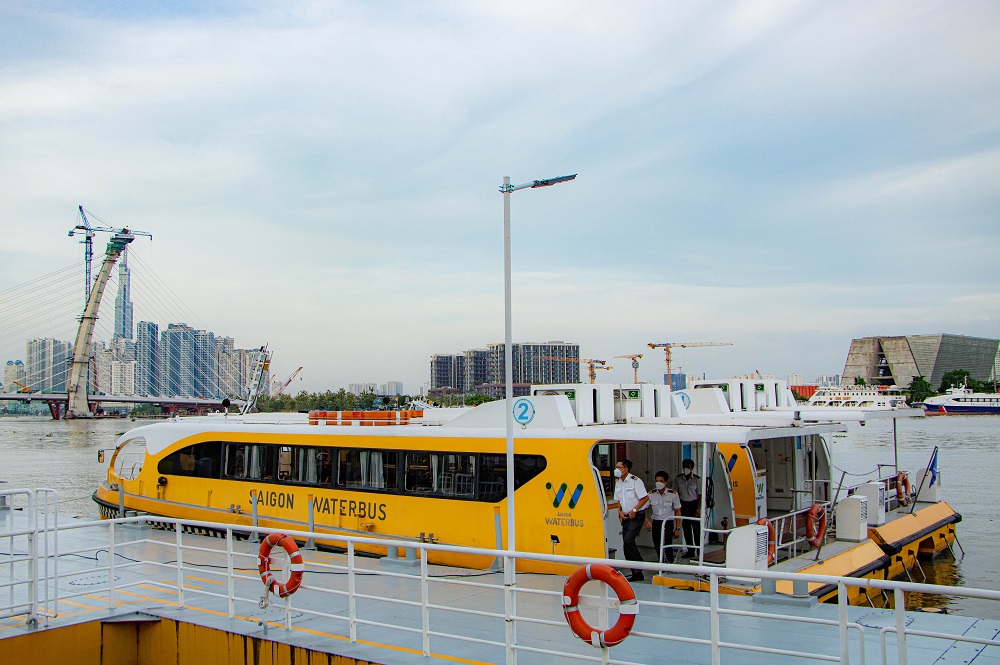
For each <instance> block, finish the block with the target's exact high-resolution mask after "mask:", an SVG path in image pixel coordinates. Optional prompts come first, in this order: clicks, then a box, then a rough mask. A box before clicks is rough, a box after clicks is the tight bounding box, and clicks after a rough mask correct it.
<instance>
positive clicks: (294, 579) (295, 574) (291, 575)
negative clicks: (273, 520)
mask: <svg viewBox="0 0 1000 665" xmlns="http://www.w3.org/2000/svg"><path fill="white" fill-rule="evenodd" d="M275 545H280V546H281V547H282V549H284V550H285V552H287V553H288V559H289V566H288V570H289V572H288V581H286V582H279V581H278V580H276V579H274V575H272V574H271V550H272V549H273V548H274V546H275ZM305 569H306V565H305V563H304V562H303V561H302V553H301V552H299V547H298V545H296V544H295V541H294V540H292V538H291V536H286V535H285V534H283V533H272V534H268V536H267V538H265V539H264V542H262V543H261V544H260V552H259V553H258V554H257V570H258V571H259V572H260V579H261V581H262V582H264V586H265V587H267V589H268V591H270V592H271V593H273V594H274V595H276V596H278V597H279V598H287V597H288V596H291V595H292V594H293V593H295V591H296V590H297V589H298V588H299V585H300V584H302V573H303V572H304V571H305Z"/></svg>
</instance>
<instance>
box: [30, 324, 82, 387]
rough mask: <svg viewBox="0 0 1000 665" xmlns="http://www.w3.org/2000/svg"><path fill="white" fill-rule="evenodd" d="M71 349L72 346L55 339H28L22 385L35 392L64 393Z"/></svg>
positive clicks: (71, 353) (71, 354)
mask: <svg viewBox="0 0 1000 665" xmlns="http://www.w3.org/2000/svg"><path fill="white" fill-rule="evenodd" d="M72 349H73V345H72V344H70V343H69V342H62V341H59V340H57V339H51V338H48V337H46V338H36V339H29V340H28V342H27V361H26V362H25V380H24V384H25V385H26V386H28V387H29V388H31V390H32V391H36V392H46V393H64V392H66V378H67V376H68V375H69V362H70V360H72V357H73V351H72Z"/></svg>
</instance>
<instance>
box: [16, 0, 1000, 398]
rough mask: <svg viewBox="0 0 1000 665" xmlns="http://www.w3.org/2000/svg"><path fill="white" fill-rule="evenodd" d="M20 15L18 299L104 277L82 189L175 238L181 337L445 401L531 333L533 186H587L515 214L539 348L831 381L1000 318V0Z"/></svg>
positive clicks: (546, 197)
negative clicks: (84, 251)
mask: <svg viewBox="0 0 1000 665" xmlns="http://www.w3.org/2000/svg"><path fill="white" fill-rule="evenodd" d="M0 17H2V19H3V21H4V25H6V26H8V28H9V29H8V31H7V34H6V38H5V40H4V41H3V43H2V44H0V51H2V53H3V56H4V63H5V69H4V76H3V78H2V80H0V99H2V100H3V103H2V104H0V128H2V129H3V130H4V131H0V173H3V175H4V177H2V178H0V209H2V211H3V214H4V219H7V220H11V221H10V223H8V224H7V225H6V226H5V235H4V242H3V243H2V246H0V292H2V291H3V290H4V289H6V288H8V287H10V286H12V285H16V284H21V283H23V282H24V281H26V280H30V279H34V278H36V277H37V276H39V275H41V274H47V273H49V272H51V271H53V270H58V269H60V268H61V267H63V266H67V265H71V264H72V265H78V263H79V260H80V253H81V252H80V245H79V244H78V238H68V237H67V230H68V229H70V228H72V227H73V226H74V225H75V224H76V223H77V219H76V216H77V206H79V205H81V204H83V205H84V206H85V207H86V209H87V210H88V211H91V210H92V211H94V213H95V215H96V216H99V218H100V221H101V223H103V224H105V225H107V226H111V227H123V226H129V227H131V228H134V229H141V230H143V231H147V232H149V233H152V234H153V235H154V237H155V238H156V240H155V242H148V241H147V240H146V239H142V241H141V242H135V243H133V244H132V245H131V246H130V248H129V266H130V270H132V271H133V281H132V286H133V291H132V294H131V295H132V298H133V299H134V300H135V301H136V302H137V303H138V301H139V300H140V297H139V293H138V288H137V284H138V281H139V280H137V279H136V275H137V273H138V272H139V270H140V265H141V264H140V260H141V261H143V262H145V263H146V264H147V265H149V266H155V270H156V273H157V274H158V275H159V276H160V277H161V278H162V280H163V282H164V283H165V284H168V285H169V287H170V290H171V291H172V292H173V293H175V294H177V295H178V299H180V300H183V303H184V305H185V309H184V310H182V312H183V314H182V315H181V316H178V317H177V318H170V319H169V320H170V321H187V322H188V323H190V324H191V325H192V326H193V327H195V328H196V329H212V330H228V331H237V332H238V334H239V335H240V338H245V339H254V340H261V342H266V343H268V344H269V345H270V347H271V348H273V349H275V357H274V361H273V372H274V374H276V375H278V376H288V375H289V374H290V373H291V372H292V371H293V370H295V368H297V367H299V366H304V367H305V369H304V370H303V372H302V374H301V378H302V381H301V382H299V381H298V379H297V380H296V383H297V384H299V385H300V386H301V387H302V388H303V389H307V390H312V391H316V390H325V389H327V388H329V387H331V386H346V385H348V384H350V383H357V382H364V381H368V380H370V379H371V378H372V377H389V376H391V377H394V378H395V379H399V380H401V381H403V382H404V383H405V384H406V385H407V386H411V387H412V386H419V385H422V384H423V383H424V382H425V381H426V378H427V359H428V358H429V357H430V356H431V355H432V354H434V353H436V352H438V351H439V350H442V349H464V348H468V344H469V342H470V340H473V341H474V340H499V339H503V338H504V297H503V294H504V288H503V224H502V219H503V214H502V196H501V195H500V193H499V191H498V188H499V186H500V184H501V183H502V181H503V178H504V176H510V178H511V181H512V182H513V183H523V182H530V181H531V180H533V179H540V178H550V177H555V176H561V175H566V174H570V173H578V174H579V175H578V177H577V178H576V180H574V181H573V182H570V183H566V184H564V185H560V186H559V187H552V188H545V189H528V190H524V191H519V192H516V193H515V194H513V195H512V197H511V228H512V232H511V245H512V250H511V265H512V296H513V297H512V322H513V327H512V334H513V336H514V338H516V339H524V340H530V339H552V338H554V337H558V336H559V335H563V334H572V335H573V339H574V340H575V341H577V342H578V343H579V344H580V347H581V353H582V354H585V355H587V356H589V357H597V358H610V357H613V356H616V355H621V354H637V353H645V351H646V349H647V344H648V343H650V342H681V341H710V340H711V341H720V342H731V343H732V344H733V346H732V347H724V348H717V349H716V348H711V349H698V350H690V351H688V350H683V351H678V352H677V353H676V355H675V358H674V360H673V367H672V370H673V371H674V372H680V371H683V372H684V373H686V374H689V375H695V376H701V375H702V374H707V375H708V376H710V377H718V376H728V375H741V374H747V373H751V372H755V371H758V370H759V371H760V372H763V373H769V374H773V375H775V376H784V375H787V374H788V373H792V372H796V373H800V374H803V375H805V376H814V375H819V374H832V373H837V372H840V371H841V370H842V368H843V361H844V358H845V356H846V354H847V353H848V351H849V348H850V342H851V340H852V339H856V338H861V337H866V336H872V335H876V334H885V335H902V334H917V335H933V334H942V333H945V334H963V335H969V336H978V337H986V338H995V337H997V336H998V332H1000V276H998V275H997V274H996V271H995V270H992V265H993V263H994V260H995V259H994V252H995V248H996V247H997V246H1000V225H998V224H997V223H996V210H998V209H1000V178H997V177H996V172H997V166H996V165H997V164H998V163H1000V132H997V123H998V120H997V118H1000V35H998V34H997V33H998V31H1000V27H998V26H1000V4H997V3H990V2H982V1H968V0H957V1H955V2H947V3H945V2H938V1H932V2H930V3H928V4H921V5H918V6H915V7H914V6H908V5H900V4H899V3H897V2H889V1H887V0H872V1H870V2H856V1H853V0H852V1H848V2H844V3H818V2H799V1H793V0H777V1H776V2H769V3H710V2H700V1H697V0H696V1H693V2H688V3H654V2H638V3H629V4H620V3H604V4H602V3H591V4H585V5H581V4H579V3H571V2H562V1H559V0H557V1H556V2H552V3H543V4H539V3H525V2H520V3H518V2H515V3H514V4H502V5H498V4H479V3H471V4H470V3H454V2H429V3H419V4H410V3H398V2H391V1H390V2H388V3H384V4H383V3H379V4H365V5H341V4H335V3H331V4H324V3H299V2H288V3H280V4H274V5H272V4H266V3H265V4H261V3H239V2H228V1H225V0H223V1H221V2H213V3H208V4H202V3H190V2H180V3H113V4H108V3H98V2H93V1H92V0H85V1H83V2H78V3H42V4H40V5H39V4H35V3H5V4H4V5H3V7H2V8H0ZM81 34H99V35H101V39H99V40H96V41H95V40H81V39H80V35H81ZM68 156H73V157H72V158H70V157H68ZM133 260H134V261H135V263H134V264H133ZM109 295H110V294H109ZM77 301H78V298H77ZM109 304H110V300H109ZM188 311H190V312H192V313H193V315H192V316H188V314H187V312H188ZM107 318H108V319H110V318H111V317H110V313H109V314H108V315H107ZM135 318H136V320H138V319H140V318H143V316H142V315H141V313H140V311H139V310H138V305H137V310H136V317H135ZM145 318H146V319H147V320H156V321H166V320H168V319H160V318H156V317H154V318H150V317H148V316H147V317H145ZM32 334H33V335H34V334H35V333H32ZM37 335H38V336H43V335H44V336H50V333H49V332H48V331H38V332H37ZM64 338H65V337H63V339H64ZM664 370H665V367H664V363H663V359H662V357H657V355H656V354H650V355H649V356H647V357H644V358H643V359H641V360H640V366H639V379H640V380H643V381H656V382H659V381H660V380H661V377H662V375H663V373H664ZM604 376H605V379H606V380H609V381H615V382H620V383H625V382H630V381H631V367H629V366H628V363H618V364H615V366H614V369H613V370H612V371H610V372H605V373H604Z"/></svg>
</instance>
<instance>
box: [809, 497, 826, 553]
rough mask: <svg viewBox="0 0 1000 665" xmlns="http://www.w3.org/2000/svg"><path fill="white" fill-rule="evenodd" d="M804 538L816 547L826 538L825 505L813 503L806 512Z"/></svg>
mask: <svg viewBox="0 0 1000 665" xmlns="http://www.w3.org/2000/svg"><path fill="white" fill-rule="evenodd" d="M806 538H808V539H809V544H810V545H812V546H813V547H815V548H816V549H819V547H820V545H822V544H823V539H825V538H826V506H824V505H823V504H822V503H814V504H813V505H812V506H810V507H809V512H807V513H806Z"/></svg>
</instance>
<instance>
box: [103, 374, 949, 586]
mask: <svg viewBox="0 0 1000 665" xmlns="http://www.w3.org/2000/svg"><path fill="white" fill-rule="evenodd" d="M779 383H780V382H779ZM741 390H742V388H741ZM754 390H755V389H754ZM767 390H768V391H769V393H770V395H771V396H772V397H773V400H772V401H773V404H771V405H770V406H769V403H768V399H770V398H767V399H765V401H764V403H763V404H759V403H755V404H756V405H757V406H760V408H757V409H755V412H754V413H748V412H745V411H733V410H732V409H731V408H730V407H729V405H728V403H727V401H726V400H727V391H725V390H722V389H721V388H720V387H718V386H708V387H703V388H697V389H693V390H688V391H683V394H682V393H676V392H671V391H670V390H669V389H668V388H667V387H666V386H654V385H651V384H637V385H608V384H575V385H565V386H537V387H533V388H532V391H531V393H532V394H531V395H530V396H528V397H523V398H518V402H517V403H519V404H520V406H521V408H520V409H519V410H518V411H517V413H518V414H519V425H518V429H517V435H516V438H515V445H514V451H515V468H514V486H515V488H516V489H515V500H516V510H517V513H516V514H517V519H516V523H515V538H516V543H517V548H518V550H519V551H527V552H539V553H556V554H565V555H576V556H582V557H590V558H595V559H603V558H605V557H610V558H616V557H617V558H620V557H621V556H622V548H621V544H620V543H621V535H620V526H619V525H618V522H617V513H616V511H609V510H608V508H607V504H608V501H609V498H610V495H611V493H612V491H613V487H612V483H611V471H612V469H614V467H615V464H616V463H617V461H618V460H621V459H624V458H628V459H630V460H632V461H633V464H634V466H633V469H632V472H633V473H634V474H636V475H638V476H639V477H640V478H646V479H649V480H650V481H651V479H652V477H653V475H654V473H655V472H657V471H660V470H666V471H668V473H669V474H670V477H673V476H674V475H676V474H677V473H678V472H679V471H680V468H681V462H682V460H684V459H691V460H693V461H694V463H695V474H696V475H698V476H699V477H700V478H701V484H702V492H701V496H702V510H701V512H700V517H698V518H696V521H697V528H698V530H699V532H700V536H701V537H700V540H699V542H700V543H702V544H703V545H702V546H700V547H696V548H695V549H696V550H697V552H698V555H697V557H695V559H694V560H692V561H691V563H701V564H706V565H710V564H717V565H722V564H726V565H728V566H729V567H739V568H750V569H753V568H756V569H761V568H766V567H767V565H768V564H769V561H768V539H769V538H770V539H771V541H772V542H771V549H772V550H773V557H772V559H773V560H772V561H771V562H770V563H772V564H775V563H776V564H777V565H779V566H781V565H785V566H789V565H792V564H789V562H794V561H796V560H798V559H801V558H802V557H803V555H804V554H805V552H811V553H813V554H814V553H815V552H814V551H813V550H812V547H811V546H809V545H808V539H807V537H806V534H805V521H806V512H807V511H808V510H809V509H810V508H811V507H812V506H814V505H820V506H823V507H824V510H826V511H827V513H828V514H829V513H830V512H832V511H831V509H832V507H833V502H834V501H835V500H836V499H837V498H838V497H837V496H836V488H835V487H834V486H833V483H832V481H831V476H830V470H831V464H830V454H829V450H828V448H827V445H826V442H825V440H824V437H823V435H824V434H829V433H833V432H838V431H843V430H844V429H845V427H844V425H843V424H841V423H838V422H831V421H821V420H811V419H807V418H804V417H803V414H802V413H801V412H797V411H791V410H788V409H787V408H786V407H788V404H787V403H784V402H783V401H782V400H784V397H785V396H784V395H783V394H782V393H781V390H782V386H780V385H777V384H775V385H769V386H768V388H767ZM729 394H732V392H730V393H729ZM522 400H524V401H522ZM517 403H516V404H517ZM505 405H506V403H505V402H504V401H499V402H491V403H487V404H483V405H481V406H479V407H475V408H466V409H430V410H426V411H423V412H417V413H413V412H376V413H371V412H313V413H311V414H310V415H309V418H308V419H306V418H305V417H304V416H302V415H299V414H257V415H254V416H235V417H234V416H231V415H222V414H218V415H214V416H209V417H204V418H190V419H187V418H178V419H174V420H170V421H165V422H158V423H155V424H150V425H145V426H143V427H139V428H137V429H135V430H132V431H130V432H128V433H126V434H125V435H124V436H122V437H121V438H120V440H119V442H118V444H117V446H116V447H115V450H114V454H113V455H112V457H111V459H110V462H109V465H108V471H107V479H106V481H105V482H102V483H101V485H100V487H99V488H98V489H97V491H96V492H95V493H94V500H95V501H96V502H97V503H98V504H99V505H100V506H101V509H102V513H103V514H104V516H105V517H112V516H117V515H118V514H119V513H120V512H121V511H125V512H127V513H128V514H136V513H138V514H146V515H148V516H150V518H149V519H150V521H152V522H155V516H169V517H178V518H184V519H192V520H203V521H213V522H226V523H232V524H238V525H246V526H251V525H257V526H260V527H264V528H270V529H275V530H280V529H298V530H305V529H306V528H308V527H310V525H311V526H312V528H313V530H315V531H316V532H319V533H323V534H329V536H328V537H324V538H322V539H321V540H319V542H318V544H319V545H320V546H329V547H338V546H339V545H340V543H338V540H337V535H338V534H342V535H345V534H352V535H357V534H364V533H370V534H373V535H377V536H379V537H382V538H386V537H388V538H392V539H398V540H399V543H400V544H399V548H400V549H404V548H406V546H407V543H413V542H414V541H425V542H440V543H447V544H453V545H467V546H472V547H484V548H497V549H502V548H504V546H505V534H506V533H507V525H506V516H507V497H506V477H507V475H506V474H507V472H508V470H507V468H506V467H507V465H506V456H505V451H506V439H505V429H504V420H505ZM515 408H517V407H515ZM525 413H530V414H531V416H530V417H528V418H527V419H525V418H523V417H522V416H523V415H524V414H525ZM841 415H843V412H842V414H841ZM883 416H884V414H883ZM647 484H651V482H649V483H647ZM877 484H879V486H881V487H883V492H882V496H883V498H885V497H886V496H889V495H888V494H887V492H888V490H889V489H890V487H889V484H887V483H885V482H882V481H878V483H877ZM864 489H865V488H860V489H857V490H855V491H852V494H855V493H857V492H858V491H861V490H864ZM869 489H870V488H869ZM845 496H846V492H845V494H844V495H841V496H840V497H839V498H844V497H845ZM856 498H857V497H856ZM886 505H887V504H886V503H885V501H883V504H882V505H881V510H882V511H883V513H884V511H885V508H886ZM932 507H933V510H934V512H933V515H927V516H925V515H924V512H925V510H927V509H929V508H932ZM875 512H878V510H876V511H875ZM915 515H916V517H914V518H913V519H910V520H903V519H902V518H900V519H898V520H890V521H889V522H888V523H887V524H886V525H885V526H874V527H873V531H872V532H871V536H870V539H869V534H868V532H867V522H865V524H863V525H860V528H861V529H863V530H864V531H865V533H864V534H862V535H863V537H859V538H858V539H857V542H848V541H844V543H841V545H839V546H838V545H836V543H838V542H840V541H839V540H838V539H834V538H833V535H834V534H833V530H832V529H830V532H829V533H826V530H825V529H824V533H823V534H822V536H821V540H823V541H830V543H829V544H828V545H826V546H825V548H824V550H825V553H827V555H828V556H827V557H826V559H820V561H824V562H826V564H825V565H829V566H831V568H826V569H824V570H825V571H826V572H828V573H830V574H844V575H854V576H878V577H883V576H886V577H892V576H896V575H897V574H901V573H900V572H899V571H897V570H896V569H895V568H893V567H892V566H893V564H894V563H895V560H894V559H893V558H892V557H894V556H898V554H899V553H900V552H903V551H904V550H905V551H906V553H907V554H906V556H909V552H910V550H913V551H914V556H916V554H918V553H935V552H939V551H941V549H942V548H947V547H950V545H951V542H952V541H953V540H954V527H953V524H954V522H957V521H958V519H960V518H959V517H958V515H957V513H955V512H954V511H953V510H951V508H950V507H948V506H947V504H945V503H944V502H934V503H930V504H927V506H925V507H922V508H921V509H920V510H919V511H917V512H916V513H915ZM949 516H951V517H949ZM857 519H858V518H857V517H856V518H855V522H857ZM758 520H764V523H763V524H758V523H757V522H758ZM949 520H950V521H949ZM929 526H933V527H934V528H933V529H932V530H931V531H928V527H929ZM854 527H855V528H854V532H855V534H856V535H859V534H858V528H859V525H858V524H855V525H854ZM838 533H839V531H838ZM814 536H815V534H814ZM641 538H642V539H643V540H641V541H640V545H642V546H645V547H651V540H650V537H649V534H647V533H645V532H644V533H643V534H642V536H641ZM762 539H763V543H764V547H763V553H764V554H763V557H762V556H761V546H760V545H761V542H762ZM913 542H917V545H916V546H912V547H911V544H912V543H913ZM873 543H874V544H875V545H874V546H873ZM901 543H902V544H901ZM675 546H676V544H675ZM692 546H693V544H692ZM861 546H865V547H864V549H865V551H866V552H867V554H865V553H858V552H855V553H854V554H853V555H852V556H851V557H849V558H850V561H849V563H846V564H844V566H843V570H840V569H839V568H838V570H836V571H834V570H832V564H830V563H829V560H832V559H833V557H834V556H837V555H841V554H842V553H843V552H844V551H846V550H848V549H851V550H854V549H858V548H859V547H861ZM359 548H360V549H364V548H361V547H360V546H359ZM890 550H895V553H893V552H891V551H890ZM369 551H370V552H371V553H372V554H375V555H386V554H389V555H390V556H398V551H397V552H387V550H386V548H385V547H370V548H369ZM647 551H648V550H647ZM434 556H436V557H437V558H433V557H434ZM841 558H843V557H841ZM431 561H432V562H434V563H442V564H447V565H459V566H466V567H472V568H488V567H490V566H491V564H492V563H493V561H492V560H491V559H490V558H488V557H484V556H475V555H468V554H458V553H445V552H441V553H438V554H436V555H432V559H431ZM519 565H520V564H519ZM902 565H903V566H904V567H905V566H906V565H907V560H906V559H905V557H904V560H903V562H902ZM909 565H911V566H912V565H913V564H912V563H909ZM564 568H565V566H559V565H556V564H551V563H545V562H524V564H523V566H521V568H520V569H521V570H524V571H534V572H552V573H566V572H568V571H567V570H564ZM692 580H694V577H693V576H692V577H691V578H684V577H683V576H682V577H681V579H674V578H671V577H670V576H661V577H660V578H657V580H656V582H657V583H661V584H670V585H677V586H685V587H691V586H696V584H695V583H693V582H692ZM749 589H750V591H749V593H752V592H753V591H755V590H756V589H757V587H754V586H753V585H750V587H749ZM813 591H816V590H813ZM734 592H738V593H748V591H746V588H742V589H740V590H737V591H734ZM818 593H819V592H818V591H816V593H815V594H814V595H817V597H819V595H818ZM824 595H825V594H824Z"/></svg>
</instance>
